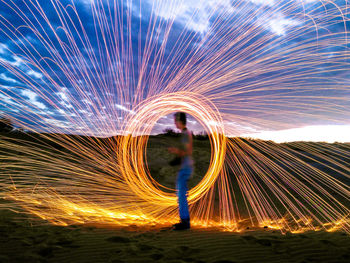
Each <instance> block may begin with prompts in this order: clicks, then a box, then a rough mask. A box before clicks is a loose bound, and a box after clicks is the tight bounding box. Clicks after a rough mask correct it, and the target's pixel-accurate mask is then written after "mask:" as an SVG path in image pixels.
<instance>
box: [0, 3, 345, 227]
mask: <svg viewBox="0 0 350 263" xmlns="http://www.w3.org/2000/svg"><path fill="white" fill-rule="evenodd" d="M196 2H197V1H196ZM228 2H230V1H215V4H214V1H198V3H196V5H195V6H193V5H192V4H191V3H192V1H180V0H179V1H142V3H141V1H131V0H126V1H117V0H114V1H102V0H91V4H89V5H88V6H83V5H82V3H81V2H79V1H70V0H65V1H57V0H50V1H31V0H30V1H5V0H0V5H1V10H4V11H3V12H4V13H0V33H1V36H2V37H3V39H5V40H6V41H5V42H6V43H5V42H4V43H5V44H6V45H5V44H4V45H3V46H0V68H1V69H3V70H4V72H5V73H3V74H5V75H2V76H7V77H6V78H7V79H13V81H14V82H13V86H12V87H5V86H2V85H1V86H0V105H1V106H2V107H6V108H7V109H6V110H4V111H3V112H1V113H0V116H5V117H6V116H8V117H10V118H11V119H12V120H13V121H14V122H15V124H16V125H18V126H21V127H23V128H25V129H27V130H29V131H32V132H40V133H41V135H40V136H39V135H35V134H29V135H27V137H26V138H16V137H15V136H12V135H6V134H4V135H1V138H0V159H1V169H0V186H1V187H2V189H3V190H1V195H2V196H3V197H4V198H6V199H10V200H13V201H15V204H18V205H19V206H21V207H22V209H24V210H25V211H27V212H29V213H30V214H33V215H36V216H37V217H39V218H42V219H45V220H47V221H49V222H51V223H53V224H59V225H68V224H74V223H101V224H103V223H111V224H116V225H129V224H139V225H146V224H149V223H152V224H153V223H154V224H168V223H169V222H174V221H176V220H177V210H176V209H177V204H176V196H175V190H174V189H168V188H166V187H165V186H163V185H161V183H159V182H157V181H156V180H154V179H153V178H152V175H151V174H150V173H149V169H148V164H147V162H146V149H147V143H148V139H149V134H150V133H151V131H152V128H154V127H155V126H156V125H157V121H158V120H159V119H160V118H162V117H164V116H166V115H168V114H171V113H173V112H175V111H180V110H181V111H185V112H187V113H188V114H190V115H191V116H193V117H194V118H195V119H196V121H197V122H198V123H200V124H201V125H202V126H203V127H205V129H206V131H207V133H208V134H209V135H210V136H209V139H210V145H211V159H210V165H209V168H208V171H207V173H206V174H204V175H203V178H202V180H201V181H200V182H199V183H198V184H197V185H196V186H195V187H193V188H192V189H190V191H189V196H188V199H189V204H190V212H191V217H192V218H193V225H194V226H197V227H209V226H213V227H219V228H220V229H224V230H227V231H242V230H244V229H245V228H246V227H247V226H250V227H252V226H253V227H264V226H268V227H269V228H273V229H279V230H281V231H282V232H286V231H289V232H293V233H298V232H302V231H305V230H320V229H325V230H327V231H335V230H338V229H341V230H343V231H346V232H347V233H350V219H349V215H350V210H349V204H350V202H349V201H350V200H349V196H350V182H349V177H350V176H349V175H350V167H349V165H348V163H349V161H350V147H349V145H348V144H345V143H344V144H326V143H317V144H313V143H307V142H304V143H290V144H276V143H271V142H264V141H260V140H255V141H252V140H246V139H242V138H238V137H236V138H228V137H226V135H230V136H238V135H240V134H247V133H248V132H247V131H250V130H249V128H253V129H255V130H268V129H269V128H270V127H274V128H275V129H288V128H295V127H297V126H298V125H299V124H300V123H302V122H303V121H304V122H305V121H313V122H315V123H316V122H332V123H345V122H346V121H348V113H349V105H348V100H349V90H350V89H349V88H350V87H349V86H350V84H349V83H350V82H349V79H348V75H347V72H348V70H349V66H350V65H349V42H348V35H347V34H348V28H347V25H348V23H349V12H348V6H347V1H344V3H343V4H339V3H338V2H337V3H336V2H335V1H314V2H312V3H308V1H302V0H300V1H282V0H281V1H277V0H276V1H274V4H272V5H268V4H264V3H258V4H256V3H255V4H254V3H252V1H249V0H241V1H233V3H232V4H231V5H228ZM147 10H148V11H147ZM184 10H185V11H184ZM86 14H89V15H88V16H87V15H86ZM198 17H202V18H203V17H206V18H207V21H208V26H207V27H204V26H203V24H202V26H203V27H201V28H200V30H196V26H199V24H198V21H197V19H198ZM179 18H180V19H179ZM340 25H342V26H340ZM335 28H336V29H335ZM339 28H341V30H339ZM197 29H198V28H197ZM2 78H3V79H5V77H2ZM70 133H75V134H80V135H81V136H77V135H76V136H73V135H68V134H70ZM92 136H101V137H108V138H104V139H102V138H96V137H92ZM29 137H32V139H31V140H28V138H29ZM19 156H20V158H19ZM13 205H14V204H4V205H2V206H3V207H7V206H8V207H7V208H11V209H15V208H14V207H13Z"/></svg>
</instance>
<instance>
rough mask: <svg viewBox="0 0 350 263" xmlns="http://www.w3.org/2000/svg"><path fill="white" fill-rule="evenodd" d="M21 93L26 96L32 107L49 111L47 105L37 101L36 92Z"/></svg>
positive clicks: (26, 91) (24, 91) (23, 91)
mask: <svg viewBox="0 0 350 263" xmlns="http://www.w3.org/2000/svg"><path fill="white" fill-rule="evenodd" d="M21 93H22V95H23V96H25V97H27V98H28V99H29V102H30V103H31V104H32V105H34V106H36V107H38V108H39V109H42V110H45V109H47V107H46V105H45V104H44V103H41V102H39V101H37V98H38V95H37V94H36V93H35V92H33V91H31V90H22V91H21Z"/></svg>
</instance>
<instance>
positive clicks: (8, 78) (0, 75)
mask: <svg viewBox="0 0 350 263" xmlns="http://www.w3.org/2000/svg"><path fill="white" fill-rule="evenodd" d="M0 78H1V79H3V80H5V81H7V82H12V83H17V82H18V81H17V80H15V79H13V78H10V77H8V76H6V75H5V73H1V74H0Z"/></svg>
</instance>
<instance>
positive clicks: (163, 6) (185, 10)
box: [147, 0, 232, 34]
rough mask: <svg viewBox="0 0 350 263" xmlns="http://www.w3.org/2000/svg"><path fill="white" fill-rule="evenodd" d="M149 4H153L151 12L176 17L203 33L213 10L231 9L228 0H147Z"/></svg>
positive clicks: (169, 17)
mask: <svg viewBox="0 0 350 263" xmlns="http://www.w3.org/2000/svg"><path fill="white" fill-rule="evenodd" d="M147 1H148V3H149V5H150V6H152V5H153V6H154V8H153V9H152V11H153V13H154V14H155V15H157V16H159V17H162V18H164V19H174V18H175V19H176V21H177V22H179V23H181V24H183V25H185V26H186V27H187V28H188V29H190V30H194V31H197V32H200V33H202V34H203V33H205V32H207V31H208V29H209V27H210V21H209V19H210V15H211V14H212V13H213V11H215V10H217V9H219V8H220V9H221V8H225V9H226V10H227V11H229V10H230V9H232V6H231V3H230V1H229V0H221V1H220V0H186V1H185V0H175V1H174V0H165V1H157V3H156V4H154V2H153V1H151V0H147Z"/></svg>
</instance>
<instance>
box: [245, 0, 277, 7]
mask: <svg viewBox="0 0 350 263" xmlns="http://www.w3.org/2000/svg"><path fill="white" fill-rule="evenodd" d="M247 1H249V2H252V3H254V4H256V5H268V6H272V5H274V4H275V1H274V0H247Z"/></svg>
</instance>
